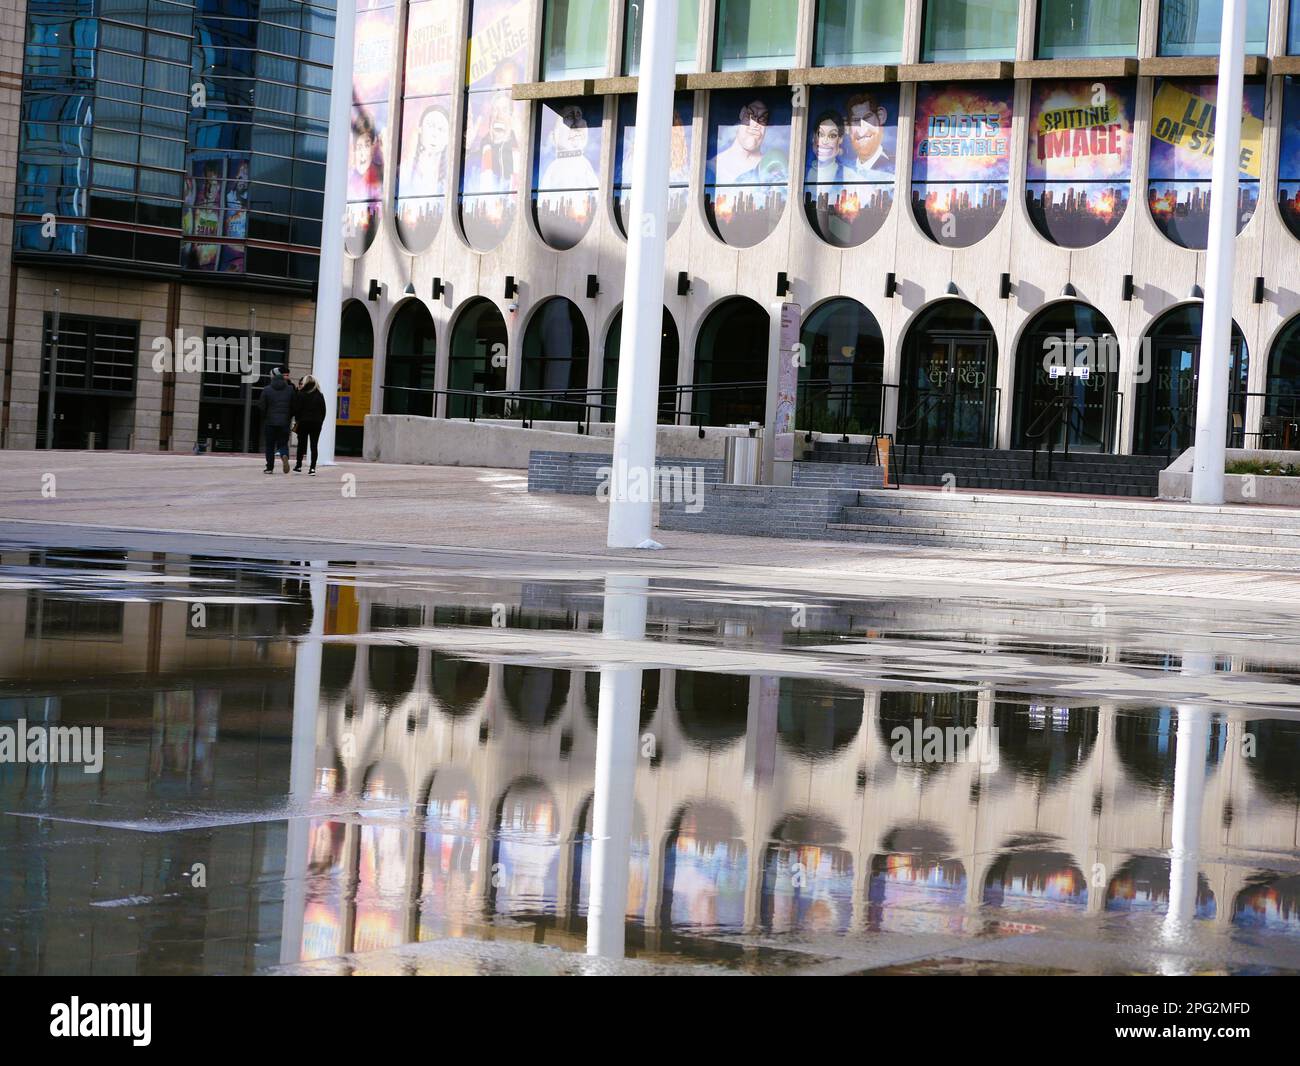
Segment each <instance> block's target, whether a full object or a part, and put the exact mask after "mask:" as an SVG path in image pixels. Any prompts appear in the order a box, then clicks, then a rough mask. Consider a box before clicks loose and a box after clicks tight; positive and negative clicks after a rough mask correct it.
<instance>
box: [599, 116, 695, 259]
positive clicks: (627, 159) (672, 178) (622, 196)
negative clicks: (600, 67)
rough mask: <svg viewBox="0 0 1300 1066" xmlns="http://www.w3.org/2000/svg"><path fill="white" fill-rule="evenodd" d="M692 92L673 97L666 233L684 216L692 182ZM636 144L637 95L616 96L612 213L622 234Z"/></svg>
mask: <svg viewBox="0 0 1300 1066" xmlns="http://www.w3.org/2000/svg"><path fill="white" fill-rule="evenodd" d="M694 117H695V104H694V96H693V94H691V93H678V94H677V95H676V96H674V97H673V128H672V131H671V132H670V133H669V136H668V222H667V233H666V236H667V237H671V236H672V235H673V234H674V233H675V232H677V227H678V226H679V225H680V224H681V221H682V219H683V218H685V217H686V203H687V197H688V196H689V195H690V185H691V141H692V137H693V136H694V129H693V127H692V124H691V123H692V120H693V119H694ZM635 145H636V97H635V96H630V95H628V96H620V97H619V99H618V141H617V143H616V146H615V151H614V213H615V216H616V217H617V219H618V225H619V228H620V229H621V230H622V231H623V236H625V237H626V236H627V230H628V219H629V218H630V216H631V213H632V151H633V148H634V147H635Z"/></svg>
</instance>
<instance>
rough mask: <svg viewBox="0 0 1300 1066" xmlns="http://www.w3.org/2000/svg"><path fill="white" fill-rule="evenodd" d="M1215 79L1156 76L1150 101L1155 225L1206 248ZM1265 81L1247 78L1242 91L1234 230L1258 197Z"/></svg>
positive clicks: (1149, 182)
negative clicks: (1189, 79) (1153, 94)
mask: <svg viewBox="0 0 1300 1066" xmlns="http://www.w3.org/2000/svg"><path fill="white" fill-rule="evenodd" d="M1217 96H1218V90H1217V85H1216V83H1215V82H1212V81H1207V82H1198V81H1187V80H1186V79H1168V78H1166V79H1162V80H1157V82H1156V89H1155V99H1154V100H1153V101H1152V104H1151V165H1150V174H1149V177H1148V180H1147V203H1148V205H1149V206H1150V208H1151V217H1152V219H1153V220H1154V221H1155V224H1156V228H1157V229H1159V230H1160V232H1161V233H1163V234H1164V235H1165V236H1166V237H1168V238H1169V239H1170V240H1171V241H1173V242H1174V243H1175V244H1180V245H1182V246H1183V247H1184V248H1204V247H1205V246H1206V243H1207V240H1208V238H1209V232H1210V170H1211V167H1212V166H1213V154H1212V152H1213V148H1214V110H1215V104H1216V101H1217ZM1263 114H1264V86H1263V85H1262V84H1260V83H1259V82H1248V83H1247V84H1246V85H1245V86H1244V89H1243V92H1242V97H1241V157H1240V159H1241V163H1240V173H1239V174H1238V175H1237V178H1238V181H1239V183H1240V184H1239V185H1238V188H1237V211H1236V215H1237V232H1238V233H1240V232H1241V230H1242V227H1243V226H1245V225H1246V223H1247V222H1249V221H1250V217H1251V215H1253V214H1254V213H1255V204H1256V202H1257V201H1258V200H1259V174H1260V159H1261V155H1262V144H1261V140H1262V137H1263V130H1264V124H1263V122H1262V121H1261V117H1262V116H1263Z"/></svg>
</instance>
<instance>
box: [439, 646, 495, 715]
mask: <svg viewBox="0 0 1300 1066" xmlns="http://www.w3.org/2000/svg"><path fill="white" fill-rule="evenodd" d="M432 666H433V677H432V678H431V683H432V686H433V696H434V699H435V700H437V703H438V706H439V707H440V708H441V709H442V710H443V711H445V712H446V713H447V714H449V715H451V716H452V717H453V718H461V717H464V716H465V715H468V714H472V713H473V712H474V709H475V708H476V707H477V706H478V703H479V700H481V699H482V698H483V695H484V693H486V692H487V687H488V664H487V663H481V662H476V661H475V660H473V659H462V658H461V657H460V656H459V655H445V654H443V653H442V652H437V651H435V652H434V653H433V663H432Z"/></svg>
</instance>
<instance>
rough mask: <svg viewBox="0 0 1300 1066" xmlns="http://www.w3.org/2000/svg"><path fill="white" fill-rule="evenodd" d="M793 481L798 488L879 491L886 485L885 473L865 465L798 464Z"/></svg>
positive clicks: (875, 467) (878, 468)
mask: <svg viewBox="0 0 1300 1066" xmlns="http://www.w3.org/2000/svg"><path fill="white" fill-rule="evenodd" d="M792 480H793V482H794V485H795V487H796V488H814V489H878V488H880V487H881V486H882V485H884V483H885V473H884V470H883V469H882V468H881V467H878V466H867V465H866V464H864V463H819V462H796V463H795V464H794V477H793V479H792Z"/></svg>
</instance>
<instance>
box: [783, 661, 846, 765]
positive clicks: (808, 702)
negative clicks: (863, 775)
mask: <svg viewBox="0 0 1300 1066" xmlns="http://www.w3.org/2000/svg"><path fill="white" fill-rule="evenodd" d="M861 728H862V692H861V690H860V689H852V688H847V687H845V686H842V685H833V684H830V683H828V682H826V681H822V680H820V679H818V678H812V677H783V678H782V679H781V687H780V695H779V699H778V701H777V712H776V733H777V736H778V737H780V738H781V743H782V744H783V745H785V747H787V748H788V749H790V750H791V751H792V752H794V753H795V754H797V755H799V756H800V757H802V758H804V759H807V760H808V761H809V762H820V761H821V760H823V759H829V758H831V757H833V756H834V755H836V754H838V753H839V752H841V751H843V750H844V749H845V748H847V747H848V746H849V745H850V744H851V743H853V738H854V737H856V736H857V735H858V730H859V729H861Z"/></svg>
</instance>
